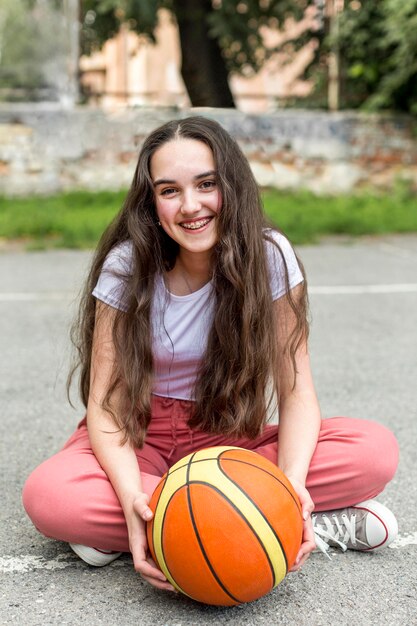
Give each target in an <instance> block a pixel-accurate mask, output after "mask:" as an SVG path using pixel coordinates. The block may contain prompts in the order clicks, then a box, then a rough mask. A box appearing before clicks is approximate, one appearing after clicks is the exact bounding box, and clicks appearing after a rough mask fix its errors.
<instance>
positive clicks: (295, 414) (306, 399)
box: [278, 392, 321, 485]
mask: <svg viewBox="0 0 417 626" xmlns="http://www.w3.org/2000/svg"><path fill="white" fill-rule="evenodd" d="M320 423H321V415H320V408H319V405H318V402H317V398H316V396H315V393H314V392H313V393H310V394H305V395H304V396H303V397H302V398H300V397H298V396H297V395H294V396H291V397H290V398H288V399H286V400H284V401H283V402H282V403H281V404H280V418H279V443H278V466H279V467H280V468H281V469H282V471H283V472H284V473H285V474H286V475H287V476H289V477H292V478H295V479H297V480H298V481H299V482H301V483H302V484H303V485H304V484H305V480H306V477H307V473H308V468H309V466H310V461H311V457H312V456H313V454H314V450H315V448H316V445H317V439H318V435H319V431H320Z"/></svg>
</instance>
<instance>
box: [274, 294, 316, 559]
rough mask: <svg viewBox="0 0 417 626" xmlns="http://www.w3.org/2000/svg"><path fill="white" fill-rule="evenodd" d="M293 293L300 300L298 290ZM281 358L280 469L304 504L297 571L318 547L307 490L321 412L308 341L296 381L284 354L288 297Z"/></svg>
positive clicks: (282, 313)
mask: <svg viewBox="0 0 417 626" xmlns="http://www.w3.org/2000/svg"><path fill="white" fill-rule="evenodd" d="M293 294H294V296H295V298H296V297H297V287H295V288H294V291H293ZM275 310H276V319H277V324H278V337H279V349H280V353H281V355H282V356H281V359H280V376H279V385H280V398H279V445H278V466H279V467H280V468H281V469H282V471H283V472H284V473H285V474H286V476H287V477H288V478H289V479H290V481H291V483H292V485H293V487H294V489H295V491H296V492H297V495H298V497H299V498H300V502H301V505H302V511H303V519H304V532H303V543H302V545H301V548H300V552H299V554H298V556H297V559H296V563H295V566H294V569H298V568H299V567H300V566H301V565H302V564H303V563H304V561H305V560H306V558H307V557H308V555H309V553H310V552H311V551H312V550H313V549H314V548H315V541H314V533H313V529H312V524H311V519H310V514H311V512H312V511H313V509H314V503H313V501H312V500H311V497H310V495H309V493H308V491H307V490H306V488H305V481H306V477H307V473H308V469H309V466H310V461H311V457H312V456H313V453H314V450H315V448H316V445H317V440H318V436H319V431H320V423H321V413H320V407H319V404H318V400H317V396H316V392H315V389H314V383H313V378H312V374H311V368H310V358H309V354H308V347H307V342H306V341H303V342H302V343H301V345H300V346H299V348H298V350H297V353H296V355H295V360H296V379H295V386H294V387H293V370H292V364H291V362H290V358H289V355H288V354H287V353H285V352H284V346H285V343H286V340H287V338H288V336H289V334H290V333H291V330H292V328H293V327H294V323H295V320H294V314H293V312H292V309H291V307H290V306H289V304H288V302H287V300H286V298H281V299H279V300H277V301H276V302H275Z"/></svg>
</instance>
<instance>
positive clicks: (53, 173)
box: [0, 104, 417, 196]
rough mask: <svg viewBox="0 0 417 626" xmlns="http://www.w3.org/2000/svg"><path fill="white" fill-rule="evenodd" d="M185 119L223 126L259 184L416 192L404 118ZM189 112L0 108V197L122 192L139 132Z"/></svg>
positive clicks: (217, 113)
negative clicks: (401, 185)
mask: <svg viewBox="0 0 417 626" xmlns="http://www.w3.org/2000/svg"><path fill="white" fill-rule="evenodd" d="M191 113H198V114H201V115H206V116H208V117H211V118H213V119H216V120H217V121H219V122H220V123H221V124H223V125H224V126H225V128H226V129H227V130H228V131H229V132H230V133H231V134H232V135H233V136H234V137H235V138H236V139H237V140H238V142H239V144H240V146H241V147H242V149H243V151H244V152H245V154H246V155H247V157H248V159H249V161H250V163H251V166H252V168H253V171H254V173H255V176H256V178H257V180H258V182H259V183H260V184H261V185H265V186H273V187H277V188H281V189H298V188H302V187H303V188H307V189H310V190H313V191H314V192H316V193H340V192H349V191H351V190H354V189H356V188H359V187H363V186H369V185H371V186H376V187H382V188H389V187H391V186H392V185H393V184H394V183H395V181H396V180H397V179H400V178H402V179H406V180H409V181H410V182H411V184H412V185H413V187H414V188H415V189H416V190H417V137H416V129H417V123H416V121H415V120H413V119H412V118H409V117H406V116H404V117H401V116H390V115H372V116H369V115H366V116H365V115H363V114H359V113H352V112H343V113H336V114H330V113H325V112H319V111H301V110H282V111H279V112H276V113H273V114H268V115H265V114H263V115H247V114H244V113H242V112H238V111H231V110H221V109H213V110H204V111H196V110H194V111H192V112H191ZM189 114H190V111H185V110H176V109H170V108H158V109H146V108H137V109H130V110H124V111H120V112H117V113H112V114H109V113H105V112H104V111H102V110H96V109H89V108H82V107H80V108H77V109H75V110H72V111H65V110H62V109H58V108H56V107H54V106H51V105H49V106H46V105H43V106H36V105H28V104H25V105H9V106H7V107H6V106H4V105H3V107H1V108H0V194H5V195H10V196H13V195H28V194H50V193H54V192H57V191H61V190H71V189H80V188H82V189H120V188H126V187H127V186H128V185H129V184H130V181H131V178H132V175H133V171H134V168H135V163H136V157H137V153H138V150H139V147H140V145H141V143H142V141H143V139H144V137H145V136H146V135H147V134H148V132H149V131H150V130H152V129H153V128H155V127H156V126H158V125H160V124H162V123H163V122H165V121H167V120H169V119H172V118H180V117H185V116H187V115H189Z"/></svg>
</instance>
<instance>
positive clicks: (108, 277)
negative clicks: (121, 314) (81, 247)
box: [93, 241, 133, 311]
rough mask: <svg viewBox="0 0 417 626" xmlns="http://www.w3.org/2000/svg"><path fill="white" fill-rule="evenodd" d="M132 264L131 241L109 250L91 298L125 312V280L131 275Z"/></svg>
mask: <svg viewBox="0 0 417 626" xmlns="http://www.w3.org/2000/svg"><path fill="white" fill-rule="evenodd" d="M132 263H133V244H132V242H131V241H124V242H122V243H120V244H118V245H117V246H115V247H114V248H113V249H112V250H110V252H109V254H108V255H107V257H106V259H105V261H104V263H103V268H102V270H101V273H100V276H99V278H98V281H97V284H96V286H95V287H94V289H93V296H95V297H96V298H97V299H98V300H101V301H102V302H104V303H105V304H109V305H110V306H112V307H114V308H115V309H120V310H121V311H127V308H128V306H127V302H126V298H125V296H124V290H125V285H126V280H127V279H128V277H129V276H130V275H131V273H132Z"/></svg>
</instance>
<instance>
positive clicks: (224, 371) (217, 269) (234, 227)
mask: <svg viewBox="0 0 417 626" xmlns="http://www.w3.org/2000/svg"><path fill="white" fill-rule="evenodd" d="M177 138H187V139H195V140H197V141H202V142H204V143H205V144H207V145H208V146H209V148H210V149H211V150H212V153H213V156H214V162H215V166H216V172H217V184H218V187H219V191H220V193H221V198H222V206H221V210H220V212H219V214H218V217H217V219H216V222H217V229H218V243H217V245H216V247H215V249H214V250H213V274H212V284H213V296H212V297H214V298H215V307H214V311H215V312H214V319H213V323H212V326H211V329H210V331H209V337H208V344H207V349H206V352H205V355H204V358H203V359H202V363H201V367H200V369H199V371H198V374H197V379H196V384H195V403H194V410H193V412H192V415H191V417H190V420H189V425H190V427H192V428H197V429H201V430H203V431H206V432H217V433H222V434H224V435H236V436H238V435H245V436H248V437H251V438H254V437H256V436H257V435H258V434H259V433H260V431H261V430H262V427H263V425H264V423H265V421H266V415H267V411H268V406H269V403H270V401H271V397H272V396H271V394H270V393H266V389H268V388H269V389H271V391H272V392H276V393H277V394H278V396H279V385H278V379H279V376H278V374H279V368H280V362H281V359H282V358H283V353H284V352H285V353H286V354H287V355H289V356H290V362H291V363H292V368H293V384H295V376H296V371H295V353H296V351H297V348H298V347H299V345H300V344H301V342H302V341H303V339H304V338H306V337H307V334H308V324H307V319H306V310H307V296H306V287H305V281H304V283H303V286H302V287H300V288H299V289H298V291H297V298H294V296H293V295H292V293H291V290H290V288H289V281H288V270H287V266H286V264H285V258H284V256H283V254H282V251H281V250H280V248H279V246H278V244H277V243H276V242H275V241H274V240H273V239H272V238H271V237H270V235H268V230H266V228H267V227H268V226H269V225H268V224H267V222H266V220H265V216H264V214H263V210H262V203H261V199H260V195H259V190H258V187H257V184H256V181H255V179H254V176H253V174H252V172H251V169H250V167H249V163H248V161H247V159H246V157H245V156H244V155H243V153H242V152H241V150H240V148H239V147H238V145H237V143H236V142H235V140H233V139H232V138H231V137H230V135H229V134H228V133H227V132H226V131H225V130H224V129H223V128H222V126H220V124H218V123H217V122H214V121H213V120H210V119H207V118H204V117H199V116H195V117H188V118H186V119H182V120H174V121H171V122H168V123H167V124H164V125H163V126H161V127H160V128H158V129H156V130H154V131H153V132H152V133H151V134H150V135H149V136H148V138H147V139H146V140H145V142H144V144H143V146H142V149H141V151H140V154H139V159H138V164H137V167H136V170H135V173H134V176H133V181H132V185H131V187H130V190H129V192H128V194H127V197H126V199H125V202H124V204H123V206H122V208H121V210H120V212H119V214H118V215H117V216H116V217H115V219H114V220H113V222H112V223H111V224H110V225H109V226H108V228H107V229H106V231H105V232H104V234H103V236H102V238H101V240H100V242H99V244H98V247H97V250H96V253H95V256H94V259H93V263H92V267H91V270H90V273H89V276H88V279H87V281H86V285H85V288H84V292H83V296H82V300H81V305H80V309H79V314H78V317H77V319H76V321H75V323H74V325H73V329H72V339H73V342H74V344H75V346H76V348H77V358H76V362H75V364H74V367H73V368H72V370H71V373H70V376H69V381H68V389H69V386H70V383H71V380H72V377H73V374H74V372H75V370H76V369H77V367H78V366H79V367H80V380H79V384H80V393H81V398H82V401H83V403H84V405H85V406H87V400H88V396H89V390H90V368H91V358H92V341H93V332H94V325H95V319H96V300H95V298H94V297H93V296H92V295H91V293H92V291H93V289H94V287H95V285H96V283H97V280H98V277H99V275H100V272H101V270H102V267H103V263H104V260H105V258H106V256H107V255H108V254H109V252H110V251H111V250H112V249H113V248H114V247H115V246H116V245H117V244H120V243H121V242H124V241H131V242H132V250H133V252H132V255H133V258H132V260H131V270H130V271H127V272H126V273H125V275H123V276H121V278H122V279H123V284H124V295H123V301H124V302H125V303H126V309H127V310H125V311H121V310H117V312H115V317H114V326H113V341H114V346H115V354H116V359H115V364H114V368H113V375H112V379H111V382H110V384H109V387H108V389H107V393H106V395H105V398H104V401H103V409H105V410H106V411H108V412H109V413H110V414H111V415H112V417H113V420H114V422H115V424H116V426H117V427H118V428H119V429H120V430H121V431H122V432H123V435H124V441H125V442H126V441H128V440H129V441H130V442H131V443H132V444H133V445H135V446H136V447H141V446H142V445H143V442H144V438H145V435H146V430H147V427H148V425H149V422H150V419H151V390H152V379H153V356H152V349H151V319H150V312H151V303H152V297H153V293H154V281H155V276H156V275H157V274H158V273H163V272H166V271H169V270H170V269H172V268H173V267H174V265H175V261H176V257H177V254H178V252H179V248H178V244H177V243H176V242H175V241H173V240H172V239H171V238H170V237H169V236H168V235H167V234H166V233H165V231H164V230H163V229H162V228H161V227H160V226H159V225H158V218H157V214H156V210H155V202H154V190H153V184H152V179H151V175H150V162H151V158H152V155H153V154H154V153H155V151H156V150H157V149H158V148H160V147H161V146H162V145H163V144H165V143H166V142H168V141H172V140H174V139H177ZM265 239H268V240H269V241H270V242H271V244H272V245H275V246H276V247H277V249H278V252H279V254H280V255H281V258H282V259H283V261H284V266H285V283H286V295H285V296H284V297H285V298H287V301H288V305H289V309H288V310H290V311H291V312H292V313H291V315H292V318H293V320H295V321H294V322H293V323H292V331H291V333H290V336H289V338H288V341H287V342H286V346H285V348H284V349H278V345H279V344H280V342H279V337H278V330H277V327H278V326H279V325H277V323H276V319H275V312H274V306H273V302H272V298H271V287H270V280H269V272H268V266H267V259H266V252H265ZM300 267H301V268H302V266H301V264H300ZM271 382H272V385H271ZM116 390H117V391H118V392H119V393H118V397H119V398H120V396H122V399H123V401H122V404H120V400H118V404H117V408H116V407H115V406H114V402H112V398H113V396H114V393H115V391H116ZM120 390H123V391H122V393H120ZM270 396H271V397H270Z"/></svg>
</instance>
